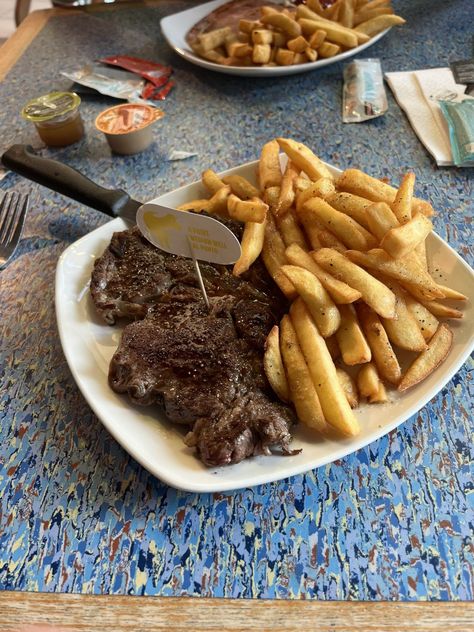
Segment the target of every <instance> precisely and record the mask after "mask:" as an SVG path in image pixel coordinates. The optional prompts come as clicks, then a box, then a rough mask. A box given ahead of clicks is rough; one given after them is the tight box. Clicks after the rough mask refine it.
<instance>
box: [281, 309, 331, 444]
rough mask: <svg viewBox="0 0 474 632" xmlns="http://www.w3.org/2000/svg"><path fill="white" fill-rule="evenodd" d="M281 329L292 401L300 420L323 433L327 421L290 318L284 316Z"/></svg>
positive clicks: (283, 353)
mask: <svg viewBox="0 0 474 632" xmlns="http://www.w3.org/2000/svg"><path fill="white" fill-rule="evenodd" d="M280 328H281V334H280V336H281V338H280V348H281V355H282V358H283V364H284V366H285V368H286V372H287V380H288V385H289V391H290V397H291V401H292V402H293V404H294V407H295V409H296V414H297V416H298V419H299V420H300V421H301V422H302V423H303V424H305V426H309V427H310V428H314V429H315V430H318V431H319V432H323V431H324V430H326V428H327V424H326V420H325V419H324V414H323V411H322V408H321V403H320V401H319V397H318V394H317V391H316V388H315V386H314V384H313V380H312V378H311V374H310V372H309V368H308V366H307V364H306V361H305V358H304V356H303V353H302V350H301V347H300V345H299V342H298V338H297V336H296V332H295V329H294V327H293V324H292V322H291V319H290V317H289V316H287V315H285V316H283V319H282V321H281V325H280Z"/></svg>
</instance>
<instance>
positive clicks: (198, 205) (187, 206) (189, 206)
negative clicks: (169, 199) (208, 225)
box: [176, 200, 209, 213]
mask: <svg viewBox="0 0 474 632" xmlns="http://www.w3.org/2000/svg"><path fill="white" fill-rule="evenodd" d="M208 207H209V200H191V201H190V202H185V203H184V204H180V205H179V206H178V207H177V209H176V210H178V211H194V213H201V212H202V211H207V209H208Z"/></svg>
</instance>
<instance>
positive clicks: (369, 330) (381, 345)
mask: <svg viewBox="0 0 474 632" xmlns="http://www.w3.org/2000/svg"><path fill="white" fill-rule="evenodd" d="M356 310H357V316H358V317H359V322H360V324H361V327H362V330H363V332H364V334H365V337H366V338H367V342H368V343H369V347H370V350H371V351H372V357H373V360H374V362H375V366H376V367H377V370H378V372H379V373H380V375H381V376H382V377H383V379H384V380H387V382H390V383H391V384H398V382H399V381H400V377H401V374H402V372H401V369H400V365H399V363H398V360H397V356H396V355H395V352H394V351H393V348H392V345H391V344H390V341H389V339H388V336H387V332H386V331H385V329H384V326H383V325H382V323H381V322H380V318H379V317H378V315H377V314H376V313H375V312H374V311H373V310H372V309H370V307H369V306H368V305H366V304H365V303H358V304H357V306H356Z"/></svg>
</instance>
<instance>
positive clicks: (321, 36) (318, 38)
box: [309, 29, 327, 50]
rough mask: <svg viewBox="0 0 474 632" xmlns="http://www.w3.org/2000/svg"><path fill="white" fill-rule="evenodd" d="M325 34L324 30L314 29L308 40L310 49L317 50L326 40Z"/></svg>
mask: <svg viewBox="0 0 474 632" xmlns="http://www.w3.org/2000/svg"><path fill="white" fill-rule="evenodd" d="M326 36H327V32H326V31H325V30H324V29H316V30H315V31H314V32H313V33H312V34H311V37H310V38H309V45H310V46H311V48H314V49H316V50H317V49H318V48H319V47H320V46H321V44H322V43H323V42H324V40H325V39H326Z"/></svg>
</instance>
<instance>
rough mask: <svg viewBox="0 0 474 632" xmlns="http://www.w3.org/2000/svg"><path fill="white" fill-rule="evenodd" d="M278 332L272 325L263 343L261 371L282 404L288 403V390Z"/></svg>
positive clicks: (275, 326)
mask: <svg viewBox="0 0 474 632" xmlns="http://www.w3.org/2000/svg"><path fill="white" fill-rule="evenodd" d="M279 332H280V330H279V328H278V326H277V325H274V326H273V327H272V329H271V330H270V333H269V334H268V336H267V339H266V341H265V352H264V354H263V370H264V371H265V375H266V376H267V379H268V382H269V384H270V386H271V387H272V389H273V390H274V391H275V393H276V394H277V395H278V397H279V398H280V399H281V400H282V401H283V402H289V401H290V389H289V386H288V380H287V379H286V372H285V367H284V365H283V359H282V357H281V352H280V333H279Z"/></svg>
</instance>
